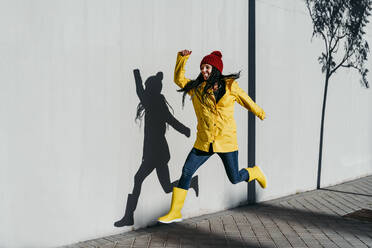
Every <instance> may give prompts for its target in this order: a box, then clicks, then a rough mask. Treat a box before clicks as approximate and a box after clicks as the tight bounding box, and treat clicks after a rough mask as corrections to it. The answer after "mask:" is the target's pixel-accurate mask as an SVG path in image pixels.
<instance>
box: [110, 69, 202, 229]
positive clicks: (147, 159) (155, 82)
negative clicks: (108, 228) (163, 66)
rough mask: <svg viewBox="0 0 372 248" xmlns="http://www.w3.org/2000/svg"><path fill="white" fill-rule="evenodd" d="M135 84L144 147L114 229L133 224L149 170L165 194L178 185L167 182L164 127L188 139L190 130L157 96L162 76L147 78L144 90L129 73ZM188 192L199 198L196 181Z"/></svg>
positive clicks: (164, 101) (159, 91) (159, 96)
mask: <svg viewBox="0 0 372 248" xmlns="http://www.w3.org/2000/svg"><path fill="white" fill-rule="evenodd" d="M133 74H134V79H135V83H136V92H137V95H138V98H139V100H140V103H139V104H138V106H137V114H136V121H137V120H138V121H140V123H142V119H143V117H144V122H145V125H144V132H145V134H144V143H143V155H142V163H141V165H140V168H139V169H138V171H137V173H136V175H135V176H134V187H133V190H132V193H131V194H128V196H127V204H126V208H125V214H124V216H123V218H121V219H120V220H118V221H116V222H115V223H114V226H116V227H122V226H131V225H133V224H134V217H133V215H134V211H135V210H136V207H137V203H138V198H139V196H140V194H141V187H142V183H143V181H144V180H145V179H146V177H147V176H148V175H150V174H151V172H152V171H153V170H155V169H156V174H157V176H158V179H159V182H160V184H161V186H162V188H163V190H164V192H165V193H170V192H172V190H173V187H176V186H177V185H178V180H177V181H174V182H171V181H170V176H169V168H168V162H169V160H170V152H169V147H168V143H167V140H166V138H165V132H166V130H167V127H168V125H171V126H172V127H173V128H174V129H175V130H177V131H178V132H180V133H181V134H184V135H185V136H186V137H190V129H189V128H188V127H186V126H185V125H183V124H182V123H181V122H179V121H178V120H177V119H176V118H175V117H174V116H173V114H172V113H171V112H170V110H169V108H170V109H171V110H172V111H173V109H172V107H171V106H170V105H169V103H168V101H167V100H166V99H165V97H164V95H163V94H161V90H162V86H163V85H162V80H163V73H162V72H158V73H157V74H156V75H154V76H150V77H149V78H148V79H147V80H146V82H145V87H146V88H144V87H143V84H142V78H141V75H140V72H139V70H138V69H135V70H133ZM191 188H193V189H194V190H195V192H196V195H197V196H198V194H199V185H198V177H197V176H195V177H194V178H192V181H191Z"/></svg>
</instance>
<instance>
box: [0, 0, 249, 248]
mask: <svg viewBox="0 0 372 248" xmlns="http://www.w3.org/2000/svg"><path fill="white" fill-rule="evenodd" d="M247 12H248V3H247V1H245V0H242V1H236V2H235V3H234V4H231V3H229V1H226V0H224V1H222V0H220V1H216V0H211V1H203V2H200V1H196V0H195V1H186V2H185V1H166V0H163V1H144V0H142V1H119V0H112V1H102V0H101V1H75V0H74V1H72V0H71V1H46V0H39V1H1V2H0V64H1V66H0V87H1V88H0V164H1V167H0V199H1V204H0V219H1V221H0V246H1V247H50V246H58V245H63V244H70V243H73V242H77V241H82V240H86V239H91V238H96V237H100V236H105V235H109V234H115V233H119V232H123V231H129V230H132V229H133V228H139V227H144V226H146V225H150V224H154V223H155V220H156V218H157V217H159V216H160V215H162V214H164V213H165V212H166V211H167V210H168V208H169V205H170V200H171V194H166V193H164V191H163V189H162V187H161V185H160V183H159V180H158V178H157V175H156V173H155V171H154V172H153V173H152V174H150V175H149V176H148V177H147V178H146V179H145V181H144V182H143V185H142V192H141V195H140V198H139V202H138V207H137V210H136V211H135V216H134V217H135V225H134V226H133V227H124V228H115V227H114V226H113V223H114V222H115V221H117V220H118V219H120V218H121V217H122V216H123V214H124V210H125V202H126V199H127V194H129V193H131V191H132V188H133V181H134V175H135V173H136V172H137V170H138V169H139V167H140V163H141V159H142V148H143V138H144V130H143V125H142V126H141V127H140V126H139V125H138V124H136V123H135V122H134V118H135V114H136V107H137V104H138V102H139V99H138V97H137V95H136V88H135V81H134V76H133V70H134V69H136V68H138V69H139V70H140V72H141V75H142V78H143V81H145V80H146V79H147V78H148V77H150V76H152V75H155V74H156V73H157V72H159V71H161V72H163V74H164V79H163V81H162V82H163V91H162V93H163V94H164V96H165V98H166V99H167V101H168V102H169V103H170V104H171V105H172V107H173V109H174V112H175V117H176V118H177V119H178V120H179V121H181V122H182V123H183V124H185V125H186V126H188V127H190V129H191V130H192V133H191V137H190V138H186V137H185V136H184V135H181V134H180V133H178V132H177V131H175V130H174V129H173V128H169V130H168V132H167V135H166V138H167V141H168V145H169V148H170V154H171V159H170V162H169V169H170V177H171V180H172V181H173V180H176V179H178V178H179V176H180V173H181V169H182V166H183V163H184V161H185V159H186V155H187V154H188V152H189V151H190V150H191V148H192V146H193V143H194V140H195V131H196V126H195V125H196V119H195V116H194V112H193V108H192V105H191V102H190V101H189V100H187V101H186V106H185V108H184V109H182V106H181V96H182V95H181V94H180V93H178V92H176V89H177V86H176V85H175V84H174V83H173V70H174V65H175V62H176V53H177V52H178V51H179V50H181V49H184V48H188V49H191V50H193V54H192V56H191V58H190V60H189V63H188V65H187V76H188V77H190V78H195V77H196V76H197V75H198V73H199V63H200V61H201V59H202V57H203V56H204V55H206V54H209V53H210V52H212V51H213V50H217V49H218V50H221V51H222V53H223V61H224V64H225V66H224V72H225V73H229V72H230V73H231V72H237V71H239V70H243V73H242V77H241V79H240V82H241V86H242V88H244V89H245V90H247V89H248V85H247V78H248V77H247V71H248V69H247V64H248V55H247V53H248V51H247V49H248V48H247V43H248V35H247V34H248V17H247ZM236 119H237V124H238V132H239V134H240V135H239V145H240V150H241V153H240V157H239V161H240V163H241V166H244V165H246V164H247V152H246V151H247V131H246V130H247V112H246V111H245V110H244V109H242V108H240V107H237V111H236ZM197 174H198V175H199V179H200V181H199V186H200V195H199V197H198V198H197V197H196V196H195V193H194V192H193V191H192V190H191V191H190V193H189V195H188V198H187V201H186V204H185V208H184V215H185V217H186V218H187V217H191V216H196V215H200V214H204V213H210V212H215V211H218V210H222V209H227V208H231V207H234V206H237V205H239V204H240V203H241V202H243V201H245V200H246V194H247V192H246V187H247V186H246V184H240V185H231V184H230V182H229V181H228V179H227V176H226V174H225V172H224V169H223V165H222V162H221V161H220V160H219V159H218V157H217V156H215V157H212V158H211V159H210V161H208V162H207V163H206V164H205V166H204V167H202V168H201V169H200V170H199V171H198V173H197Z"/></svg>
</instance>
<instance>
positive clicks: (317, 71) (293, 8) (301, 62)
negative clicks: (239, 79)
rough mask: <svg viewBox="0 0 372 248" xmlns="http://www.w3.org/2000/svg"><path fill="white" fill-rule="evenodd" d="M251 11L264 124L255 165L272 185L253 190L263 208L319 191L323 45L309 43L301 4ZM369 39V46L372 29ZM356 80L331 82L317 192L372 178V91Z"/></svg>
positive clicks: (278, 3) (260, 0)
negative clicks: (272, 201) (265, 204)
mask: <svg viewBox="0 0 372 248" xmlns="http://www.w3.org/2000/svg"><path fill="white" fill-rule="evenodd" d="M256 7H257V12H256V15H257V20H256V21H257V55H256V56H257V85H256V88H257V98H256V100H257V101H258V102H260V103H261V104H262V106H263V107H264V109H265V110H266V112H267V116H268V118H267V120H265V121H264V122H263V123H260V124H259V125H257V137H256V140H257V148H256V149H257V155H256V156H257V163H258V164H262V166H263V167H264V169H265V170H266V171H267V173H266V174H267V177H268V180H269V183H270V185H269V186H268V188H267V189H266V190H261V189H258V193H257V198H258V200H259V201H262V200H268V199H272V198H276V197H279V196H283V195H288V194H294V193H297V192H302V191H307V190H312V189H315V188H316V183H317V168H318V154H319V142H320V122H321V110H322V101H323V94H324V81H325V77H324V74H321V66H320V65H319V63H318V61H317V58H318V57H319V55H320V54H321V52H322V51H323V50H324V48H323V45H324V43H323V41H322V40H320V39H319V38H315V37H314V38H313V39H311V35H312V28H313V26H312V22H311V19H310V17H309V15H308V12H307V9H306V6H305V3H304V1H298V0H290V1H288V0H257V1H256ZM367 34H368V35H369V36H367V38H368V40H369V43H370V44H371V43H372V25H369V26H368V29H367ZM371 65H372V63H371V60H369V62H368V68H372V67H371ZM370 71H371V69H370ZM368 78H369V81H370V82H372V77H371V74H369V76H368ZM359 80H360V76H359V75H358V73H357V72H356V71H354V70H347V69H346V70H345V69H343V70H342V69H341V70H340V71H338V72H337V73H336V74H335V75H334V76H332V77H331V81H330V83H329V87H328V98H327V107H326V116H325V129H324V140H323V142H324V143H323V163H322V175H321V187H326V186H330V185H334V184H337V183H341V182H344V181H348V180H351V179H355V178H358V177H362V176H366V175H370V174H372V153H371V151H372V129H371V127H372V91H371V89H365V88H363V87H361V84H360V83H359Z"/></svg>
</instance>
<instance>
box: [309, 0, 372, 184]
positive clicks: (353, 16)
mask: <svg viewBox="0 0 372 248" xmlns="http://www.w3.org/2000/svg"><path fill="white" fill-rule="evenodd" d="M305 2H306V6H307V9H308V11H309V14H310V17H311V19H312V21H313V28H314V30H313V37H320V38H321V39H323V41H324V52H322V54H321V55H320V57H319V58H318V61H319V63H320V65H321V66H322V73H325V88H324V98H323V108H322V120H321V128H320V145H319V160H318V180H317V189H319V188H320V175H321V165H322V149H323V131H324V115H325V108H326V101H327V90H328V83H329V80H330V78H331V76H332V75H333V74H335V73H336V71H338V70H339V69H340V68H341V67H345V68H351V69H356V70H357V71H358V72H359V73H360V75H361V80H360V82H361V84H362V86H363V87H365V88H369V83H368V81H367V73H368V69H367V68H366V63H365V62H366V61H367V54H368V53H369V47H368V42H367V41H366V40H365V38H364V36H365V34H366V33H365V27H366V25H367V23H368V22H369V21H368V17H369V16H370V15H371V10H372V0H305Z"/></svg>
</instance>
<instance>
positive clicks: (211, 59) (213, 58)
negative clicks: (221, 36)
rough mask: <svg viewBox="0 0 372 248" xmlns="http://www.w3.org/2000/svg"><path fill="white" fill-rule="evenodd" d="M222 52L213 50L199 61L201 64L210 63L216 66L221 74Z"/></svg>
mask: <svg viewBox="0 0 372 248" xmlns="http://www.w3.org/2000/svg"><path fill="white" fill-rule="evenodd" d="M221 58H222V53H221V52H220V51H213V52H212V53H211V54H209V55H207V56H205V57H204V58H203V59H202V61H201V62H200V66H201V65H202V64H210V65H213V66H214V67H216V68H217V70H219V71H220V72H221V74H222V70H223V63H222V59H221Z"/></svg>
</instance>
